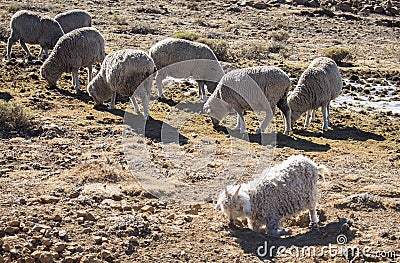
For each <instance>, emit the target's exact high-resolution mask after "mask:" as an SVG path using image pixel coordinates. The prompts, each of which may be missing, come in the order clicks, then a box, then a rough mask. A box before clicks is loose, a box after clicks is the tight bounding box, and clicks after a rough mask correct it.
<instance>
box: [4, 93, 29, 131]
mask: <svg viewBox="0 0 400 263" xmlns="http://www.w3.org/2000/svg"><path fill="white" fill-rule="evenodd" d="M32 125H33V123H32V116H31V114H30V112H29V111H28V110H27V109H26V108H25V107H23V106H22V105H21V104H20V103H18V102H16V101H14V100H10V101H4V100H0V129H2V130H5V131H27V130H29V129H30V128H31V127H32Z"/></svg>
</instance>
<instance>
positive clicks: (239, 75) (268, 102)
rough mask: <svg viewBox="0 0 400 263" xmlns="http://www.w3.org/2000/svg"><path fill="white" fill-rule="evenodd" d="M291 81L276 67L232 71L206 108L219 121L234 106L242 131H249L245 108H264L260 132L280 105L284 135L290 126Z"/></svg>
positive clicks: (219, 84)
mask: <svg viewBox="0 0 400 263" xmlns="http://www.w3.org/2000/svg"><path fill="white" fill-rule="evenodd" d="M290 83H291V82H290V79H289V77H288V75H286V73H285V72H283V71H282V70H281V69H279V68H277V67H273V66H260V67H251V68H244V69H237V70H233V71H231V72H229V73H227V74H226V75H225V76H224V77H223V78H222V79H221V81H220V82H219V83H218V86H217V88H216V89H215V91H214V92H213V94H212V95H211V96H210V98H209V99H208V100H207V102H206V103H205V104H204V106H203V110H204V112H205V113H206V114H208V115H210V116H211V117H212V118H213V123H214V124H216V123H218V122H219V121H221V120H222V119H223V118H224V117H225V116H226V115H227V114H228V113H229V111H230V110H231V108H233V109H234V110H235V111H236V112H237V125H236V127H235V129H239V130H240V133H245V132H246V125H245V123H244V119H243V111H244V110H253V111H265V112H266V116H265V119H264V121H263V122H262V123H261V126H260V129H258V130H257V133H261V132H264V130H265V128H266V127H267V126H268V124H269V123H270V122H271V120H272V118H273V116H274V114H275V109H276V106H278V108H279V109H280V110H281V112H282V113H283V114H282V115H283V118H284V119H285V131H284V134H289V133H290V132H291V125H290V108H289V106H288V105H287V93H288V91H289V88H290Z"/></svg>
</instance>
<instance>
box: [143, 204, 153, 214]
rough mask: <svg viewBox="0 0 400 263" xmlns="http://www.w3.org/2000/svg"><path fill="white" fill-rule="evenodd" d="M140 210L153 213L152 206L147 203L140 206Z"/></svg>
mask: <svg viewBox="0 0 400 263" xmlns="http://www.w3.org/2000/svg"><path fill="white" fill-rule="evenodd" d="M140 211H142V212H150V213H153V212H154V207H152V206H149V205H145V206H143V207H142V208H140Z"/></svg>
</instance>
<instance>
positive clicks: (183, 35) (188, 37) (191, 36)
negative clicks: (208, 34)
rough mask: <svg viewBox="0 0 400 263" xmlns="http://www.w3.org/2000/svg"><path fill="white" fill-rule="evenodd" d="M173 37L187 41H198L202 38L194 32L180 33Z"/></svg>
mask: <svg viewBox="0 0 400 263" xmlns="http://www.w3.org/2000/svg"><path fill="white" fill-rule="evenodd" d="M171 37H173V38H181V39H186V40H190V41H196V40H197V39H199V38H200V36H199V35H198V34H196V33H194V32H178V33H175V34H173V35H172V36H171Z"/></svg>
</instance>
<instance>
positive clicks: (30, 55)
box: [19, 39, 32, 60]
mask: <svg viewBox="0 0 400 263" xmlns="http://www.w3.org/2000/svg"><path fill="white" fill-rule="evenodd" d="M19 43H20V44H21V47H22V48H23V49H24V50H25V53H26V55H27V56H28V60H32V54H31V52H30V51H29V48H28V47H27V46H26V44H25V42H24V41H22V40H21V39H20V40H19Z"/></svg>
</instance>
